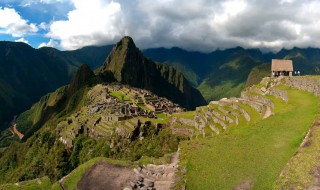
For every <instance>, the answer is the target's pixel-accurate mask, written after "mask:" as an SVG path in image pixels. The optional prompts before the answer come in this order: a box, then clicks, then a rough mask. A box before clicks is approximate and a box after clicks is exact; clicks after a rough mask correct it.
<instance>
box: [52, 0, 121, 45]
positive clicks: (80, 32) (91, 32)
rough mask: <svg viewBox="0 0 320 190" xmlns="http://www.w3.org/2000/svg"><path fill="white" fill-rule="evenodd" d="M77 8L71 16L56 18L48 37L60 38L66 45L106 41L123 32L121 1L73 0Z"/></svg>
mask: <svg viewBox="0 0 320 190" xmlns="http://www.w3.org/2000/svg"><path fill="white" fill-rule="evenodd" d="M73 3H74V6H75V10H73V11H70V12H69V13H68V20H60V21H54V22H53V23H52V24H51V25H50V32H49V33H48V34H47V36H48V37H51V38H53V39H57V40H60V41H61V46H62V47H63V48H65V49H75V48H79V47H83V46H88V45H97V44H100V45H101V44H107V43H110V42H113V41H114V39H118V38H119V37H120V36H122V35H124V27H123V26H122V18H121V5H120V4H119V3H116V2H113V1H111V2H106V1H102V0H91V1H85V0H73Z"/></svg>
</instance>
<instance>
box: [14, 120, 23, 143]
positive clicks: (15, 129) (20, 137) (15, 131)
mask: <svg viewBox="0 0 320 190" xmlns="http://www.w3.org/2000/svg"><path fill="white" fill-rule="evenodd" d="M13 132H14V133H15V134H17V135H18V137H19V139H20V140H21V139H22V138H23V137H24V135H23V134H22V133H20V131H18V129H17V124H16V123H15V124H14V125H13Z"/></svg>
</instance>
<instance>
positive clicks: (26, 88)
mask: <svg viewBox="0 0 320 190" xmlns="http://www.w3.org/2000/svg"><path fill="white" fill-rule="evenodd" d="M112 47H113V45H107V46H102V47H84V48H82V49H78V50H74V51H59V50H57V49H54V48H49V47H45V48H40V49H34V48H32V47H31V46H29V45H27V44H24V43H20V42H5V41H3V42H0V105H1V107H0V123H2V124H1V125H2V127H1V128H4V127H7V126H8V122H9V121H10V120H11V119H12V118H13V116H14V115H17V114H19V113H21V112H22V111H24V110H26V109H27V108H28V107H30V106H31V105H32V104H33V103H35V102H36V101H38V100H39V98H40V97H41V96H43V95H45V94H46V93H48V92H52V91H53V90H55V89H56V88H58V87H60V86H63V85H65V84H67V83H68V82H69V81H70V79H71V76H72V75H73V74H74V73H75V71H76V70H77V68H78V67H79V66H80V65H82V64H87V65H89V66H90V68H91V69H93V70H94V69H97V68H98V67H99V66H100V65H101V64H102V63H104V62H105V61H107V60H105V59H106V57H107V56H108V55H109V54H110V52H111V51H112ZM142 54H143V55H144V56H145V57H147V59H140V58H141V55H142ZM136 55H137V56H136ZM138 55H139V56H138ZM132 56H136V57H134V58H137V59H140V61H141V62H150V61H149V59H152V60H154V61H155V62H158V63H162V64H156V63H155V64H152V65H153V66H152V67H153V68H143V67H141V68H140V69H151V70H152V69H153V70H154V69H155V68H158V69H160V70H161V72H160V73H161V74H160V75H161V76H162V77H160V78H163V77H164V78H166V79H167V80H169V84H173V82H172V81H173V78H174V77H176V79H175V82H176V83H175V84H174V85H173V86H179V85H180V87H179V88H180V91H183V88H184V87H182V86H181V85H182V84H185V81H183V80H184V79H183V77H182V75H181V74H183V75H184V76H185V78H186V79H187V80H188V81H189V82H190V83H191V84H192V86H193V87H195V88H197V89H198V90H199V91H200V92H201V94H202V96H203V97H204V98H205V99H206V101H211V100H215V99H220V98H223V97H232V96H238V95H239V94H240V92H241V90H243V89H244V88H245V87H246V86H248V85H252V84H255V83H257V82H259V81H260V80H261V78H262V77H264V76H268V75H269V69H270V62H271V59H273V58H277V59H292V60H293V63H294V69H295V70H299V71H301V74H318V73H319V72H320V62H319V60H320V49H317V48H304V49H302V48H293V49H290V50H286V49H283V50H281V51H279V52H277V53H262V52H261V51H260V50H258V49H244V48H241V47H237V48H232V49H226V50H216V51H213V52H211V53H202V52H196V51H194V52H190V51H186V50H183V49H180V48H177V47H174V48H171V49H166V48H152V49H145V50H142V51H140V50H139V51H137V52H133V53H132ZM139 57H140V58H139ZM105 63H107V62H105ZM111 65H112V64H111ZM111 65H110V66H109V70H110V69H111ZM165 65H169V66H173V67H174V68H175V69H176V71H177V73H173V72H172V71H171V70H172V69H171V67H166V66H165ZM148 73H149V72H148ZM149 74H152V72H150V73H149ZM160 75H159V76H160ZM115 76H116V79H117V80H119V79H120V78H119V75H118V74H116V75H115ZM159 76H158V77H159ZM117 77H118V78H117ZM141 77H142V76H140V78H139V79H137V81H131V80H130V79H129V78H124V80H126V81H127V82H129V84H133V83H135V84H133V85H134V86H139V84H140V83H141V82H142V81H143V82H144V83H141V84H143V85H142V86H143V87H146V88H148V89H152V88H153V86H154V84H148V80H149V79H148V78H141ZM179 77H180V79H178V78H179ZM179 80H180V82H179ZM157 81H158V80H156V81H149V82H152V83H155V82H157ZM170 81H171V82H170ZM131 82H132V83H131ZM138 83H139V84H138ZM169 84H168V86H169V87H170V86H171V85H169ZM168 86H167V87H168ZM166 89H167V88H166ZM169 89H170V88H169ZM153 90H156V91H158V93H160V94H161V93H162V91H163V89H157V88H153ZM172 93H173V94H174V93H176V92H172ZM178 93H179V92H178ZM185 98H187V97H185ZM190 98H191V97H188V98H187V99H190ZM187 99H185V100H187ZM176 100H177V99H176ZM178 101H179V100H178ZM189 106H190V107H194V105H189Z"/></svg>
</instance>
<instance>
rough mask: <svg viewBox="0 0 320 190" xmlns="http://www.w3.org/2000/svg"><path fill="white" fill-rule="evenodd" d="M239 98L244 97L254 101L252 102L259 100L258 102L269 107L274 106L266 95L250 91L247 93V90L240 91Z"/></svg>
mask: <svg viewBox="0 0 320 190" xmlns="http://www.w3.org/2000/svg"><path fill="white" fill-rule="evenodd" d="M241 98H242V99H246V100H250V101H254V102H259V103H262V104H264V105H268V106H270V107H271V108H273V107H274V104H273V102H272V101H271V100H270V99H268V98H266V97H263V96H262V95H259V94H252V93H248V92H242V93H241Z"/></svg>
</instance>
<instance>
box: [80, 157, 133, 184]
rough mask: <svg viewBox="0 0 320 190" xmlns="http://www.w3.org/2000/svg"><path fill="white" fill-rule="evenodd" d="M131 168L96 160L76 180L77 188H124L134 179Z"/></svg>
mask: <svg viewBox="0 0 320 190" xmlns="http://www.w3.org/2000/svg"><path fill="white" fill-rule="evenodd" d="M134 179H135V173H134V172H133V170H132V168H129V167H124V166H118V165H113V164H109V163H107V162H97V163H96V164H94V165H93V166H91V167H90V168H89V169H88V170H87V171H86V172H85V174H84V175H83V177H82V178H81V180H80V181H79V182H78V185H77V189H78V190H105V189H124V188H125V187H127V186H129V185H130V181H134Z"/></svg>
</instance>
